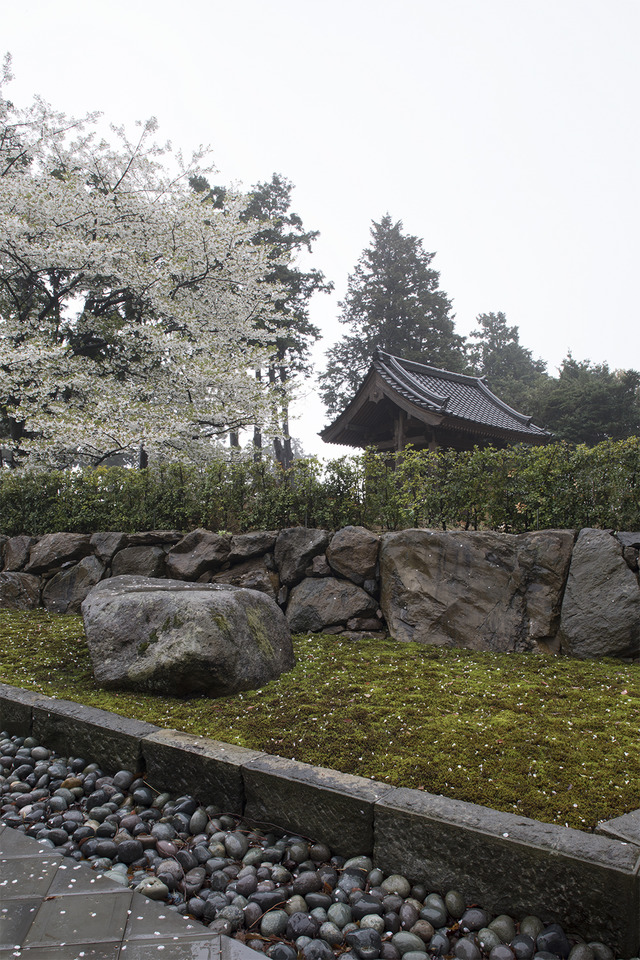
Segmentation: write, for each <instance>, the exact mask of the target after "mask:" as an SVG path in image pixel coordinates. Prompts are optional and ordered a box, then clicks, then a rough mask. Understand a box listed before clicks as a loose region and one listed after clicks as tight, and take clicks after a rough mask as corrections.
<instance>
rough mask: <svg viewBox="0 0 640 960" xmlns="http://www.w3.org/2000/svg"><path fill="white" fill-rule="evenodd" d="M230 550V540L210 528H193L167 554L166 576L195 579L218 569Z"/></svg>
mask: <svg viewBox="0 0 640 960" xmlns="http://www.w3.org/2000/svg"><path fill="white" fill-rule="evenodd" d="M230 550H231V540H230V538H229V537H223V536H221V535H220V534H218V533H212V532H211V531H210V530H194V531H193V532H192V533H188V534H187V535H186V537H183V538H182V539H181V540H180V541H179V542H178V543H176V545H175V547H172V548H171V550H170V551H169V553H168V554H167V576H168V577H177V578H178V579H180V580H197V579H198V577H201V576H202V574H203V573H206V572H208V571H209V572H210V571H214V570H219V569H220V567H221V566H222V565H223V563H224V562H225V560H226V559H227V557H228V556H229V552H230Z"/></svg>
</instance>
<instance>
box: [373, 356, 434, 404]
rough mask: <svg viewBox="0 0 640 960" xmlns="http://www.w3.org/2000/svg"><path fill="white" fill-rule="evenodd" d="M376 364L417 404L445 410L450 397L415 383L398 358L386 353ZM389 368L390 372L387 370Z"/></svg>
mask: <svg viewBox="0 0 640 960" xmlns="http://www.w3.org/2000/svg"><path fill="white" fill-rule="evenodd" d="M383 357H384V359H383ZM377 362H378V363H379V364H380V366H382V367H384V368H385V370H388V372H389V373H390V374H391V375H392V376H393V377H394V379H395V380H398V379H399V380H400V381H401V384H402V387H403V388H404V389H405V390H407V391H408V392H409V393H410V394H412V395H413V397H414V399H415V400H416V401H417V402H418V403H424V402H425V400H426V401H427V402H429V403H432V404H433V406H434V407H437V409H438V410H442V411H444V410H445V409H446V407H447V404H448V402H449V400H450V399H451V397H447V396H444V394H439V393H435V392H434V391H433V390H427V389H426V388H425V386H424V385H423V384H421V383H418V382H417V381H416V379H415V377H413V376H412V375H411V374H410V373H409V371H408V370H405V368H404V367H403V365H402V363H401V362H400V358H399V357H394V356H392V355H391V354H390V353H387V354H383V355H382V356H381V357H380V358H379V359H378V360H377ZM389 367H390V368H391V369H390V370H389V369H388V368H389Z"/></svg>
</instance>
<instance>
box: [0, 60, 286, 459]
mask: <svg viewBox="0 0 640 960" xmlns="http://www.w3.org/2000/svg"><path fill="white" fill-rule="evenodd" d="M9 79H10V75H9V72H8V69H5V74H4V81H5V83H6V82H7V81H8V80H9ZM96 123H97V115H90V116H87V117H85V118H84V119H83V120H75V119H72V118H68V117H66V116H65V115H64V114H61V113H57V112H55V111H54V110H53V109H52V108H51V107H50V106H49V105H48V104H46V103H45V102H44V101H42V100H39V99H36V100H35V101H34V103H33V104H32V105H31V106H30V107H29V108H27V109H26V110H18V109H17V108H15V107H14V105H13V104H12V103H11V102H10V101H9V100H7V99H5V98H4V96H3V94H2V87H0V220H1V221H2V224H3V229H2V234H1V235H0V355H1V359H0V367H1V370H2V384H1V386H0V415H1V417H0V419H2V420H4V421H5V423H6V421H8V425H9V430H8V433H9V440H10V443H11V446H12V447H13V450H14V454H15V456H16V457H18V458H24V457H25V456H26V454H27V452H29V453H30V455H31V462H33V460H34V459H35V458H36V457H40V458H43V459H45V460H47V461H48V462H54V463H58V464H59V463H65V462H66V463H71V462H78V461H80V462H85V463H92V464H96V463H100V462H102V461H104V460H105V459H106V458H107V457H109V456H110V455H113V454H114V453H120V454H121V453H124V452H126V453H129V454H130V453H131V451H132V450H137V449H138V447H139V445H140V444H142V445H144V447H145V448H146V449H147V450H149V451H153V452H154V453H155V454H156V458H158V459H159V458H162V457H176V456H177V455H181V456H184V457H187V456H189V455H191V454H194V455H196V456H198V455H200V456H203V457H205V458H207V457H210V456H211V451H212V450H213V449H215V448H216V438H217V437H219V436H221V435H223V434H225V433H226V432H227V431H228V430H229V429H238V428H239V427H240V426H243V425H246V424H254V423H261V424H265V426H266V428H270V427H271V426H272V425H273V424H272V420H273V408H272V400H273V390H270V389H269V384H268V381H266V382H265V381H261V380H259V379H257V378H256V376H255V371H256V370H257V369H260V368H261V367H263V368H264V369H267V368H268V366H269V363H270V360H271V352H272V348H273V344H274V338H275V336H276V334H277V313H278V307H277V303H276V300H277V297H278V295H279V294H278V289H277V287H276V286H274V284H271V283H264V282H263V281H264V278H265V275H266V273H267V272H273V271H274V270H275V269H277V265H278V263H279V261H278V258H277V257H276V258H275V259H274V260H273V261H271V260H270V259H269V256H268V252H267V250H266V249H265V247H264V245H258V244H256V243H255V242H254V238H255V226H254V225H253V224H252V223H250V222H248V221H247V220H246V219H243V212H244V210H245V199H244V198H243V197H241V196H234V195H233V194H232V193H231V192H228V193H227V196H226V199H225V205H224V209H219V208H218V207H216V205H215V204H214V203H213V202H207V201H205V202H203V199H202V197H199V196H198V195H197V194H196V193H194V192H193V191H192V190H190V189H189V186H188V179H189V177H193V176H197V175H198V173H199V171H200V169H201V166H202V164H203V163H204V162H205V160H206V154H205V153H204V152H199V153H197V154H195V155H194V156H193V157H191V158H190V159H189V160H188V161H187V160H185V159H183V157H182V155H181V154H180V153H172V151H171V150H170V146H169V145H167V146H165V147H161V146H159V145H158V144H157V143H156V142H155V140H154V136H155V132H156V123H155V120H151V121H149V122H147V123H146V124H144V125H142V126H141V129H140V131H139V134H138V135H137V136H136V138H135V139H133V140H131V139H129V137H128V136H127V134H126V133H125V131H124V129H123V128H112V134H111V141H110V142H107V141H106V140H103V139H100V138H99V136H98V133H97V126H96ZM258 317H259V318H260V326H259V328H258V326H257V325H256V322H255V321H256V318H258Z"/></svg>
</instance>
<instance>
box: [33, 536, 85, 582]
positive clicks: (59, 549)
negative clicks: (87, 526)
mask: <svg viewBox="0 0 640 960" xmlns="http://www.w3.org/2000/svg"><path fill="white" fill-rule="evenodd" d="M89 553H91V537H90V536H89V534H88V533H47V534H45V535H44V537H41V538H40V540H38V542H37V543H36V544H34V546H33V547H31V551H30V553H29V563H28V564H27V566H26V567H25V570H26V572H27V573H40V572H42V571H43V570H51V569H54V568H55V567H61V566H62V564H63V563H67V562H68V561H69V560H81V559H82V557H86V556H87V555H88V554H89Z"/></svg>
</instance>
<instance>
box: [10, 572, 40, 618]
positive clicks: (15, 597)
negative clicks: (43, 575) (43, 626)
mask: <svg viewBox="0 0 640 960" xmlns="http://www.w3.org/2000/svg"><path fill="white" fill-rule="evenodd" d="M39 606H40V577H34V576H33V574H31V573H11V572H7V573H0V609H2V610H35V608H36V607H39Z"/></svg>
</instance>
